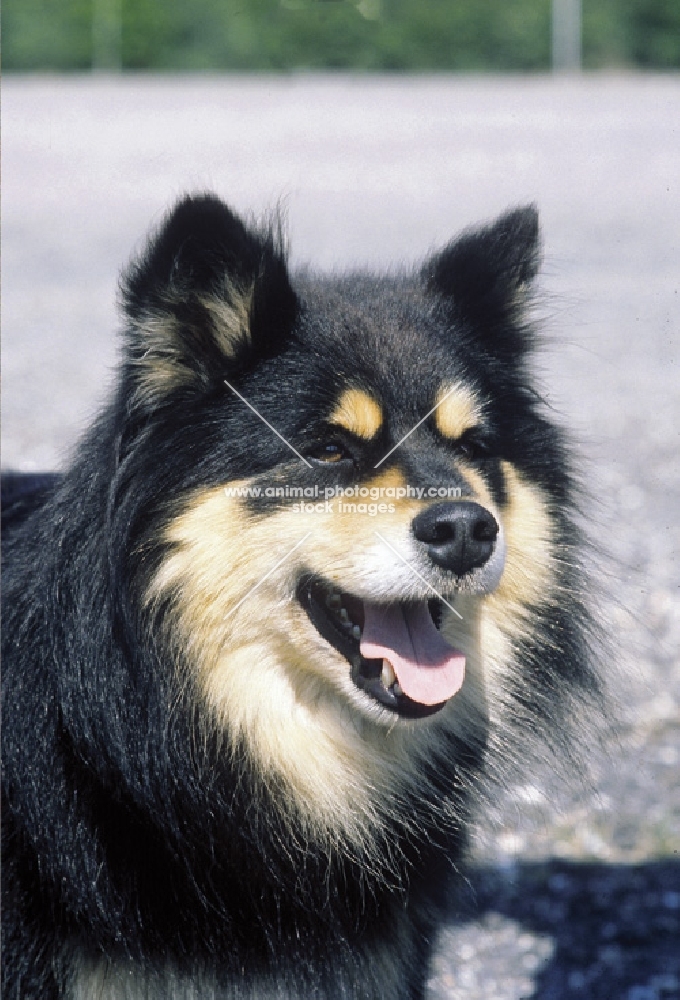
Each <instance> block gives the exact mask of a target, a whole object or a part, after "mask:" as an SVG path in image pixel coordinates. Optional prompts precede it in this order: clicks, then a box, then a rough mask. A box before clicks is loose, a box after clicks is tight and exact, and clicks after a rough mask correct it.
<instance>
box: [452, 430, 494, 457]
mask: <svg viewBox="0 0 680 1000" xmlns="http://www.w3.org/2000/svg"><path fill="white" fill-rule="evenodd" d="M454 450H455V452H456V454H457V455H459V456H460V457H461V458H464V459H466V460H467V461H468V462H475V461H478V460H479V459H480V458H486V456H487V455H488V454H489V453H490V449H489V445H488V444H487V442H486V441H483V440H482V439H481V438H478V437H473V436H472V435H463V437H462V438H459V439H458V441H456V442H455V444H454Z"/></svg>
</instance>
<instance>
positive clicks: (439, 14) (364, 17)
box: [2, 0, 680, 71]
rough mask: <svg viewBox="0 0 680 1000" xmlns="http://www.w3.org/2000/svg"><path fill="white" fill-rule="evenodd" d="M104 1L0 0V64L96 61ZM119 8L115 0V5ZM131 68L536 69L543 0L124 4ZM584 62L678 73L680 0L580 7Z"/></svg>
mask: <svg viewBox="0 0 680 1000" xmlns="http://www.w3.org/2000/svg"><path fill="white" fill-rule="evenodd" d="M103 2H105V0H4V2H3V7H2V20H3V36H4V37H3V41H4V45H3V55H4V66H5V69H10V70H11V69H17V70H82V69H88V68H90V66H91V65H92V58H93V41H92V39H93V32H92V17H93V10H94V8H95V5H97V4H101V3H103ZM113 2H114V3H115V2H116V0H113ZM120 3H121V11H122V25H121V27H122V37H121V41H120V46H121V51H120V60H119V61H120V62H121V64H122V66H123V68H125V69H134V70H168V71H170V70H270V71H285V70H290V69H300V68H309V69H358V70H410V71H426V70H434V71H437V70H442V71H445V70H521V71H531V70H541V69H547V68H548V67H549V65H550V11H551V0H191V2H190V3H187V0H120ZM583 27H584V42H583V48H584V63H585V65H586V66H587V67H601V66H611V65H636V66H640V67H645V68H654V67H658V68H664V69H665V68H673V67H675V68H677V67H680V3H678V0H583Z"/></svg>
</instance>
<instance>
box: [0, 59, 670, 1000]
mask: <svg viewBox="0 0 680 1000" xmlns="http://www.w3.org/2000/svg"><path fill="white" fill-rule="evenodd" d="M678 107H680V81H679V80H678V78H677V77H671V76H668V77H586V78H583V79H576V78H571V79H570V78H562V79H559V78H558V79H549V78H536V79H531V80H529V79H523V78H447V77H436V78H419V79H409V78H398V77H394V78H347V77H323V76H299V77H297V76H292V77H287V78H280V79H279V78H258V77H249V78H247V79H246V78H237V77H226V78H195V77H194V78H184V79H179V78H176V77H174V78H172V77H169V78H164V79H158V78H146V79H142V78H130V77H128V78H124V79H123V80H115V79H109V78H96V79H92V78H44V77H43V78H13V77H6V78H5V81H4V85H3V118H4V135H3V145H4V155H3V160H4V174H3V333H4V338H3V340H4V347H3V366H4V392H3V449H4V450H3V464H4V465H5V466H6V467H9V466H12V467H14V468H22V469H27V470H29V469H46V468H58V467H59V466H60V465H61V464H63V462H64V461H65V457H66V455H67V454H68V449H69V447H70V446H71V445H72V443H73V442H74V441H75V439H76V437H77V435H78V433H79V432H80V430H81V429H82V428H83V427H84V426H85V424H86V423H87V421H88V419H89V418H90V416H91V415H92V413H93V412H94V411H95V409H96V406H97V402H98V400H100V399H101V398H102V395H103V394H104V393H105V391H106V389H107V387H108V386H109V385H110V383H111V369H112V366H113V364H114V362H115V338H114V336H113V334H114V331H115V328H116V318H115V314H114V300H115V295H116V276H117V273H118V271H119V268H120V266H121V264H122V262H123V261H124V260H125V259H126V257H127V256H128V254H129V253H130V251H131V249H132V248H133V246H135V244H137V243H138V241H139V239H140V237H141V236H142V234H143V233H144V231H145V230H146V228H147V226H148V224H149V223H150V222H151V221H153V220H158V218H159V217H160V214H161V213H162V211H163V210H164V208H165V207H166V206H167V205H168V203H169V202H170V201H172V199H173V198H175V197H176V196H177V195H178V194H179V193H181V192H183V191H185V190H188V189H194V190H195V189H197V188H206V187H211V188H214V189H216V190H217V191H218V192H219V193H220V194H221V195H223V196H224V197H225V198H227V199H228V200H230V201H231V202H232V203H233V204H234V205H235V206H236V207H237V208H239V209H241V210H245V211H251V212H255V213H257V212H260V211H262V210H263V209H265V208H268V207H272V206H273V205H275V204H276V203H277V201H278V200H281V201H282V202H283V205H284V207H285V208H286V211H287V214H288V217H289V230H290V234H291V239H292V243H293V257H294V260H295V261H297V262H306V261H311V262H314V263H315V264H318V265H320V266H323V267H332V266H335V267H343V266H348V265H350V264H357V263H368V264H385V263H388V262H395V261H397V262H408V261H412V260H415V259H417V258H418V257H419V256H420V255H422V254H423V253H425V252H426V251H427V250H428V249H430V248H432V247H433V246H436V245H437V244H439V243H442V242H444V241H446V240H447V239H448V238H449V237H450V236H451V235H452V234H453V233H455V232H456V231H457V230H459V229H460V228H461V227H463V226H465V225H467V224H469V223H472V222H475V221H479V220H482V219H486V218H489V217H491V216H493V215H494V214H495V213H497V212H499V211H501V210H503V209H504V208H505V207H507V206H508V205H512V204H518V203H523V202H527V201H535V202H537V203H538V205H539V208H540V210H541V214H542V219H543V230H544V241H545V268H544V275H543V303H544V305H543V307H542V308H543V313H544V316H545V327H546V337H547V347H546V350H545V351H544V352H543V354H542V355H541V357H540V362H539V363H540V373H541V378H542V382H543V385H544V386H545V388H546V390H547V392H548V393H549V395H550V398H551V399H552V401H553V402H554V405H555V407H556V409H557V411H558V412H559V413H561V414H562V415H563V416H564V419H565V421H566V422H568V423H569V424H570V425H571V426H572V427H573V428H574V431H575V433H576V436H577V439H578V441H579V442H580V444H579V448H580V453H581V455H582V459H583V467H584V469H585V472H586V476H587V480H588V485H589V486H590V489H591V493H592V495H593V497H594V498H595V499H594V501H593V524H594V528H593V531H594V534H595V536H596V537H597V539H598V541H599V542H600V543H601V544H602V545H603V546H604V548H605V549H606V550H607V551H608V553H609V556H608V559H607V561H606V562H604V563H603V564H602V579H603V590H604V610H603V615H604V616H605V618H606V620H607V621H608V623H609V625H610V629H611V631H612V633H613V635H614V637H615V640H616V650H617V651H616V655H614V656H612V662H611V664H607V672H608V673H611V675H612V678H613V679H612V687H613V693H614V697H615V700H616V702H617V704H618V705H619V710H618V713H617V714H616V719H617V722H616V724H612V725H611V727H610V730H609V731H607V732H606V733H604V734H603V742H604V752H599V753H598V754H597V755H596V756H594V761H593V763H592V767H591V769H590V771H589V777H588V778H587V779H586V778H575V777H574V776H573V775H572V776H571V779H570V780H569V779H567V780H561V781H558V780H556V778H555V776H554V774H553V772H552V769H551V768H549V767H546V768H538V769H537V770H536V771H535V772H533V773H532V775H531V781H530V782H529V783H527V781H526V776H525V778H524V779H523V780H524V783H519V784H517V785H516V786H510V787H508V788H506V789H504V790H503V791H502V792H500V791H499V793H498V802H497V803H495V808H494V814H495V815H496V816H500V817H502V819H501V820H496V821H495V822H492V821H491V819H487V820H485V821H484V822H483V823H480V826H479V832H478V836H477V838H476V846H475V865H474V867H473V869H472V871H471V872H470V875H469V883H468V891H467V892H465V893H464V897H463V899H462V900H459V901H458V902H457V903H456V904H455V905H453V904H452V912H451V921H450V924H449V925H448V926H447V927H446V928H445V930H444V931H443V933H442V936H441V940H440V942H439V947H438V949H437V955H436V961H435V965H434V968H433V974H432V983H431V997H432V1000H444V998H446V1000H520V998H524V1000H529V998H533V1000H549V998H550V1000H564V998H572V997H573V998H577V997H584V998H597V1000H599V998H603V1000H671V998H680V858H679V856H678V850H679V849H680V782H679V780H678V775H679V772H680V766H679V765H680V711H679V707H680V658H679V656H678V650H679V649H680V600H679V594H678V578H679V571H678V553H679V552H680V518H678V516H677V515H678V500H677V497H678V495H679V493H680V448H679V441H678V435H679V428H680V392H679V386H680V380H679V378H678V357H679V354H680V349H679V347H678V326H679V323H678V320H679V318H680V307H679V303H678V284H679V278H680V251H679V247H678V232H679V229H680V225H679V224H680V183H679V178H680V137H679V133H678V125H677V122H678ZM583 740H584V742H586V741H587V740H588V737H587V735H586V734H585V733H584V734H583Z"/></svg>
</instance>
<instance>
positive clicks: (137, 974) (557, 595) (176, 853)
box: [3, 195, 598, 1000]
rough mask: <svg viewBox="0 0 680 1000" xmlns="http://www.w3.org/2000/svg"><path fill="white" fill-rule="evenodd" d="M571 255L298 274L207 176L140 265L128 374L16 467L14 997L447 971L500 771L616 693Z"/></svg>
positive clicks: (9, 824) (510, 231)
mask: <svg viewBox="0 0 680 1000" xmlns="http://www.w3.org/2000/svg"><path fill="white" fill-rule="evenodd" d="M539 256H540V253H539V233H538V222H537V214H536V211H535V210H534V209H533V208H531V207H528V208H521V209H517V210H513V211H510V212H508V213H507V214H505V215H503V216H502V217H501V218H499V219H498V220H497V221H495V222H493V223H492V224H490V225H486V226H484V227H481V228H478V229H473V230H469V231H467V232H465V233H463V235H462V236H460V237H459V238H458V239H457V240H455V241H453V242H451V243H450V244H449V245H448V246H446V247H445V248H444V249H442V250H441V251H440V252H438V253H436V254H433V255H432V256H431V257H430V258H429V259H428V260H427V261H426V262H425V263H424V264H423V265H422V267H419V268H418V269H415V270H412V271H408V272H398V271H395V272H393V273H389V274H387V275H378V274H373V273H345V274H336V275H330V276H319V275H317V274H314V273H313V272H312V271H310V270H301V271H300V272H299V273H297V272H295V271H291V269H290V268H289V266H288V264H287V260H286V252H285V243H284V239H283V237H282V234H281V226H280V223H278V222H277V221H276V220H275V219H274V220H273V221H270V222H269V223H267V224H265V225H256V224H254V223H250V222H244V221H242V220H241V219H239V218H238V217H237V216H236V215H235V214H234V213H233V212H232V211H231V210H230V209H229V208H227V207H226V206H225V205H224V204H223V203H222V202H221V201H219V200H218V199H217V198H216V197H214V196H212V195H199V196H193V197H187V198H185V199H184V200H182V201H181V202H180V204H179V205H178V206H177V207H176V208H175V209H174V211H172V212H171V214H170V215H169V216H168V217H167V218H166V220H165V221H164V223H163V224H162V225H161V226H160V228H159V229H158V231H157V232H156V233H155V234H154V235H153V236H152V237H151V239H150V241H149V242H148V244H147V246H146V248H145V250H144V251H143V252H142V253H141V254H140V255H139V256H138V257H137V258H136V259H135V260H134V261H133V262H132V264H131V265H130V266H129V268H128V270H127V272H126V274H125V277H124V279H123V284H122V299H123V304H124V346H123V351H122V358H121V364H120V370H119V375H118V381H117V385H116V389H115V392H114V393H113V394H112V398H111V400H110V402H109V403H108V405H106V406H105V408H104V409H103V410H102V412H101V414H100V416H99V417H98V419H97V420H96V422H95V423H94V425H93V426H92V428H91V429H90V430H89V432H88V433H87V435H86V436H85V438H84V440H83V441H82V443H81V444H80V446H79V448H78V449H77V451H76V453H75V457H74V460H73V462H72V464H71V466H70V468H69V469H68V470H67V471H66V472H65V473H64V474H63V475H45V476H25V475H24V476H22V475H19V474H12V475H8V476H7V478H6V483H5V485H6V499H5V506H4V521H5V539H6V540H5V545H4V556H5V569H4V586H3V601H4V622H3V683H4V693H3V698H4V701H3V713H4V726H3V756H4V779H3V823H4V829H3V837H4V840H3V863H4V870H3V890H4V905H3V937H4V965H3V973H4V989H3V996H4V997H6V998H7V1000H10V998H12V1000H18V998H36V1000H54V998H68V1000H90V998H96V1000H142V998H144V1000H204V998H205V1000H208V998H210V1000H246V998H247V1000H255V998H257V1000H275V998H276V1000H289V998H290V1000H292V998H296V1000H302V998H304V1000H311V998H318V1000H322V998H328V1000H330V998H334V1000H335V998H357V1000H359V998H362V1000H407V998H408V1000H416V998H422V997H424V995H425V989H426V985H425V984H426V981H427V970H428V960H429V954H430V949H431V945H432V941H433V936H434V934H435V931H436V928H437V923H438V921H439V920H440V919H441V916H442V913H443V912H444V907H445V906H446V902H447V898H449V896H448V893H449V888H450V886H451V882H452V880H453V882H454V883H455V879H456V871H457V870H458V862H459V861H460V859H461V857H462V855H463V852H464V850H465V844H466V830H468V829H469V826H470V822H471V819H472V817H473V816H474V814H475V809H476V807H477V803H478V801H479V799H480V796H481V795H482V791H481V790H482V788H483V786H484V782H485V779H486V778H487V777H488V776H489V775H493V774H494V773H495V772H497V771H499V770H502V767H503V765H504V763H505V762H507V761H516V760H517V759H518V758H522V757H523V756H524V754H525V752H526V748H527V747H529V746H531V745H533V743H534V742H535V741H536V740H538V739H539V737H540V734H541V733H542V732H543V733H547V736H548V738H550V737H551V736H553V737H556V734H559V733H561V732H562V731H563V729H564V727H565V725H566V723H567V722H568V720H569V717H570V716H572V715H573V714H574V712H575V711H576V707H577V706H578V705H580V704H581V703H582V701H583V700H584V699H587V698H590V697H592V696H594V694H595V693H596V691H597V687H598V683H597V677H596V671H595V670H594V668H593V667H592V665H591V657H590V655H589V646H590V638H589V637H590V625H589V613H588V600H587V586H586V583H585V575H584V573H583V570H582V568H581V567H582V560H581V556H580V550H581V543H580V537H579V528H578V522H577V517H576V513H575V512H576V509H577V506H578V490H577V486H576V483H575V480H574V476H573V474H572V471H571V462H570V458H569V451H568V447H567V444H566V443H565V440H564V438H563V433H562V431H561V430H560V429H559V428H558V427H557V426H556V425H555V423H554V421H553V420H552V419H551V418H550V417H549V415H548V412H547V410H546V407H545V406H544V404H543V402H542V400H541V397H540V395H539V393H538V392H537V390H536V388H535V386H534V385H533V380H532V375H531V365H530V355H531V348H532V345H533V342H534V339H535V322H534V320H533V315H534V311H533V309H532V288H533V283H534V278H535V276H536V272H537V268H538V262H539ZM556 738H557V737H556Z"/></svg>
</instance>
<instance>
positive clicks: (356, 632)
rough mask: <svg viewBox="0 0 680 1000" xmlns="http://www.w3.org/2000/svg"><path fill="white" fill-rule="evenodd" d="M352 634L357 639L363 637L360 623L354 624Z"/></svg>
mask: <svg viewBox="0 0 680 1000" xmlns="http://www.w3.org/2000/svg"><path fill="white" fill-rule="evenodd" d="M352 635H353V636H354V638H355V639H361V629H360V628H359V626H358V625H352Z"/></svg>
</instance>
